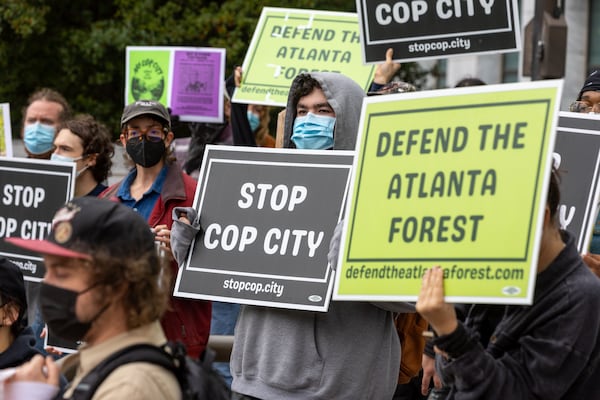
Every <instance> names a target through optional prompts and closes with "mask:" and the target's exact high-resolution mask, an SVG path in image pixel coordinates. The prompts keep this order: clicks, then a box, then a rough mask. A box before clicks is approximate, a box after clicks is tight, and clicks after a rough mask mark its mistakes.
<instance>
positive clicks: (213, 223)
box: [174, 146, 354, 311]
mask: <svg viewBox="0 0 600 400" xmlns="http://www.w3.org/2000/svg"><path fill="white" fill-rule="evenodd" d="M353 154H354V153H353V152H348V151H335V152H334V151H327V150H321V151H318V150H313V151H307V150H296V149H266V150H265V149H258V148H251V147H241V146H207V147H206V152H205V155H204V159H203V164H202V168H201V171H200V178H199V182H201V184H200V185H198V191H197V194H196V199H195V200H194V207H195V208H196V209H197V210H198V211H199V214H200V224H201V228H202V231H201V234H200V236H198V237H197V238H196V240H195V242H194V243H193V245H192V252H191V254H190V256H189V257H188V259H187V262H186V264H185V265H184V266H183V267H182V268H180V269H179V273H178V275H177V280H176V285H175V291H174V295H175V296H180V297H189V298H199V299H209V300H218V301H225V302H233V303H242V304H254V305H264V306H271V307H280V308H293V309H300V310H312V311H326V310H327V308H328V306H329V300H330V299H331V292H332V290H333V275H334V274H333V269H332V266H330V265H329V263H328V260H327V253H328V251H329V242H330V240H331V237H332V235H333V232H334V230H335V227H336V225H337V224H338V222H339V221H340V219H341V215H342V205H343V204H344V203H345V196H346V194H347V193H348V187H349V182H350V169H351V166H352V160H353Z"/></svg>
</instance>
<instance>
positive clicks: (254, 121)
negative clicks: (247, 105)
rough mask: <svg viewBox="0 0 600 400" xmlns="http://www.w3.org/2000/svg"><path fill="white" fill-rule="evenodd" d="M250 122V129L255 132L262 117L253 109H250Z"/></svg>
mask: <svg viewBox="0 0 600 400" xmlns="http://www.w3.org/2000/svg"><path fill="white" fill-rule="evenodd" d="M248 123H250V129H252V132H254V131H255V130H256V129H257V128H258V127H259V125H260V117H259V116H258V115H256V114H254V113H253V112H252V111H248Z"/></svg>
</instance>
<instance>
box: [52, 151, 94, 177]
mask: <svg viewBox="0 0 600 400" xmlns="http://www.w3.org/2000/svg"><path fill="white" fill-rule="evenodd" d="M85 157H86V156H80V157H75V158H73V157H67V156H63V155H60V154H56V153H52V154H51V155H50V160H52V161H62V162H77V161H79V160H83V159H84V158H85ZM88 168H89V166H88V165H86V166H84V167H83V168H81V169H80V170H79V171H77V175H75V177H76V178H79V175H81V173H82V172H83V171H85V170H86V169H88Z"/></svg>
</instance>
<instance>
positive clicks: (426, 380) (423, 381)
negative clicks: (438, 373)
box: [421, 371, 431, 396]
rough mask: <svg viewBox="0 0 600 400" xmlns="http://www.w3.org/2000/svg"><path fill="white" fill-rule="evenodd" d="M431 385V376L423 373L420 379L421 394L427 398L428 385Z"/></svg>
mask: <svg viewBox="0 0 600 400" xmlns="http://www.w3.org/2000/svg"><path fill="white" fill-rule="evenodd" d="M430 383H431V374H429V373H425V371H423V379H421V394H422V395H423V396H427V394H428V393H429V385H430Z"/></svg>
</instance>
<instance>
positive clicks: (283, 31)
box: [271, 25, 335, 42]
mask: <svg viewBox="0 0 600 400" xmlns="http://www.w3.org/2000/svg"><path fill="white" fill-rule="evenodd" d="M271 36H272V37H278V38H283V39H302V40H323V41H325V42H330V41H332V40H333V39H334V38H335V31H334V30H333V29H323V28H307V27H305V26H279V25H275V26H274V27H273V30H272V31H271Z"/></svg>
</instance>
